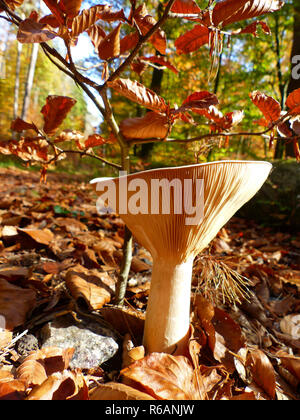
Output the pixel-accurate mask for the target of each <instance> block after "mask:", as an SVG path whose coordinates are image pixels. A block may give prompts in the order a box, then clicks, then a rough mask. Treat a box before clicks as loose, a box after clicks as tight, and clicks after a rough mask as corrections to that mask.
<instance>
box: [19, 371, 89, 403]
mask: <svg viewBox="0 0 300 420" xmlns="http://www.w3.org/2000/svg"><path fill="white" fill-rule="evenodd" d="M87 399H88V387H87V384H86V382H85V379H84V376H83V374H82V373H81V372H79V371H74V372H71V371H68V370H64V371H63V372H56V373H53V374H52V375H51V376H49V377H48V378H47V379H46V380H45V381H44V382H43V383H42V384H41V385H40V386H36V387H34V388H33V390H32V391H31V392H30V394H29V395H28V397H27V398H26V400H30V401H32V400H35V401H36V400H44V401H49V400H52V401H55V400H59V401H64V400H87Z"/></svg>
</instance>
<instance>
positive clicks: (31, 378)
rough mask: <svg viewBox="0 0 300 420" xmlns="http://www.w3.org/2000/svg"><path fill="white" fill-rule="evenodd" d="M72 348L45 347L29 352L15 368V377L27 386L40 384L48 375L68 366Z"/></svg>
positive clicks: (72, 351) (72, 352)
mask: <svg viewBox="0 0 300 420" xmlns="http://www.w3.org/2000/svg"><path fill="white" fill-rule="evenodd" d="M73 354H74V349H73V348H68V349H61V348H59V347H46V348H43V349H41V350H37V351H34V352H32V353H31V354H29V356H27V357H26V358H25V360H24V361H23V362H22V363H21V365H20V366H19V367H18V369H17V378H18V379H20V380H22V381H23V382H24V383H25V384H26V386H27V387H29V386H32V385H41V384H42V383H43V382H44V381H45V380H46V379H47V377H48V376H49V375H52V374H53V373H55V372H62V371H64V370H65V369H67V368H68V366H69V363H70V360H71V359H72V357H73Z"/></svg>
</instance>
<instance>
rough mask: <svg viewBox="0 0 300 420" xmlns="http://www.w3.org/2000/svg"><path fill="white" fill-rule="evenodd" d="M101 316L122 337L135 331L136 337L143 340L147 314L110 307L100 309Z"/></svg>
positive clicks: (124, 308)
mask: <svg viewBox="0 0 300 420" xmlns="http://www.w3.org/2000/svg"><path fill="white" fill-rule="evenodd" d="M100 314H101V316H102V317H103V318H104V319H105V321H107V322H108V323H109V324H111V325H112V326H113V327H114V329H115V330H117V331H118V332H119V333H120V334H121V335H125V334H126V333H127V332H128V331H134V334H135V337H136V338H137V337H139V338H142V336H143V332H144V324H145V314H144V313H143V312H140V311H135V310H133V309H130V308H126V307H125V306H123V307H122V308H121V307H118V306H114V307H109V306H106V307H104V308H101V309H100Z"/></svg>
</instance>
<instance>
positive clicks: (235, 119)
mask: <svg viewBox="0 0 300 420" xmlns="http://www.w3.org/2000/svg"><path fill="white" fill-rule="evenodd" d="M194 112H196V113H197V114H200V115H203V116H204V117H206V118H208V119H209V120H211V121H213V122H214V123H215V124H214V125H213V126H211V128H212V129H213V130H214V131H216V130H229V129H230V128H232V127H234V126H235V125H237V124H239V123H240V122H241V121H242V119H243V118H244V112H243V111H233V112H228V113H227V114H225V115H223V113H222V112H221V111H219V110H218V109H217V108H216V107H215V106H213V105H212V106H210V107H209V108H208V109H200V110H194Z"/></svg>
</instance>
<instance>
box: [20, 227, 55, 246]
mask: <svg viewBox="0 0 300 420" xmlns="http://www.w3.org/2000/svg"><path fill="white" fill-rule="evenodd" d="M17 231H18V233H20V234H21V235H23V236H24V237H25V238H26V237H30V238H31V239H33V240H34V241H35V242H36V243H38V244H40V245H49V244H50V243H51V242H52V241H53V239H54V235H53V233H52V232H51V230H49V229H42V230H40V229H21V228H18V229H17Z"/></svg>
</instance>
